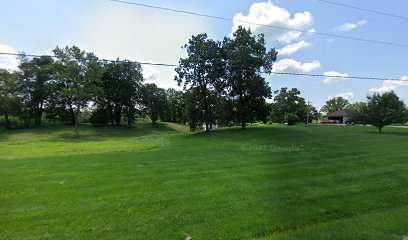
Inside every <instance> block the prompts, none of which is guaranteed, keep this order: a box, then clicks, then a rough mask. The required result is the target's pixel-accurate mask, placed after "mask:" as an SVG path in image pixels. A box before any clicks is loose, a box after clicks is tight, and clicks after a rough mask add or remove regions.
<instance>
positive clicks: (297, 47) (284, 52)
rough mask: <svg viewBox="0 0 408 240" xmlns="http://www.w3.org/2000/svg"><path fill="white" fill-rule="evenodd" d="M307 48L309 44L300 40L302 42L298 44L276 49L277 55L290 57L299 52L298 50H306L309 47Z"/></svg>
mask: <svg viewBox="0 0 408 240" xmlns="http://www.w3.org/2000/svg"><path fill="white" fill-rule="evenodd" d="M309 46H310V43H308V42H306V41H304V40H302V41H300V42H298V43H295V44H289V45H286V46H285V47H283V48H281V49H278V50H277V51H278V55H280V56H289V55H292V54H294V53H295V52H297V51H299V50H300V49H302V48H306V47H309Z"/></svg>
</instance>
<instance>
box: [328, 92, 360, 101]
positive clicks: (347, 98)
mask: <svg viewBox="0 0 408 240" xmlns="http://www.w3.org/2000/svg"><path fill="white" fill-rule="evenodd" d="M335 97H342V98H344V99H346V100H351V99H353V98H354V93H352V92H347V93H340V94H337V95H336V96H330V97H328V99H329V100H330V99H332V98H335Z"/></svg>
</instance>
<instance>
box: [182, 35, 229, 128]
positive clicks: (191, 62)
mask: <svg viewBox="0 0 408 240" xmlns="http://www.w3.org/2000/svg"><path fill="white" fill-rule="evenodd" d="M183 48H185V49H186V50H187V54H188V57H187V58H184V59H180V61H179V66H178V67H177V68H176V69H175V71H176V72H177V74H178V76H176V77H175V80H176V81H177V83H178V85H179V86H180V85H183V86H184V89H193V88H194V92H195V93H196V94H198V95H199V96H200V97H199V98H197V101H198V105H199V108H200V109H202V111H203V115H202V117H203V119H201V120H202V121H204V123H205V130H206V131H209V130H210V128H211V125H212V120H213V112H214V109H213V106H214V96H215V95H216V92H217V91H220V88H222V84H221V82H220V78H221V77H222V75H223V62H222V59H221V55H220V43H218V42H216V41H214V40H212V39H208V38H207V34H205V33H204V34H198V35H197V36H193V37H192V38H191V39H190V40H189V42H188V44H186V45H184V47H183Z"/></svg>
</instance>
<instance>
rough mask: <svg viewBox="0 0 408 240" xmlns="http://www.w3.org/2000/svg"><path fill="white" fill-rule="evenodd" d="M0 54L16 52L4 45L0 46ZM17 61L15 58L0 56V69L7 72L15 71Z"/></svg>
mask: <svg viewBox="0 0 408 240" xmlns="http://www.w3.org/2000/svg"><path fill="white" fill-rule="evenodd" d="M0 52H4V53H17V51H16V50H14V49H13V48H11V47H10V46H7V45H5V44H0ZM18 64H19V60H18V58H17V57H16V56H11V55H0V68H2V69H7V70H16V69H17V68H18Z"/></svg>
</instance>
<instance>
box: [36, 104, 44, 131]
mask: <svg viewBox="0 0 408 240" xmlns="http://www.w3.org/2000/svg"><path fill="white" fill-rule="evenodd" d="M42 112H43V101H41V103H40V105H39V106H38V108H37V109H36V111H35V120H34V125H35V126H36V127H41V120H42Z"/></svg>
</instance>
